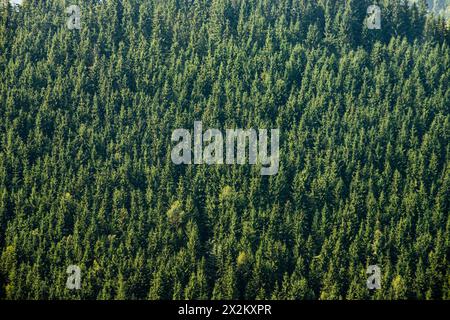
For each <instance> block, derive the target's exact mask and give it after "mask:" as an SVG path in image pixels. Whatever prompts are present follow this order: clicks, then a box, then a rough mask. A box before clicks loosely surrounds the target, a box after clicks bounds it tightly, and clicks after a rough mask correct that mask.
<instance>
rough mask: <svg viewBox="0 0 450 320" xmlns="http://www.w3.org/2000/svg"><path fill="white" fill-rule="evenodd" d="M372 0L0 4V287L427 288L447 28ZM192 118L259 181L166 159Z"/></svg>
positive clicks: (434, 283) (290, 294)
mask: <svg viewBox="0 0 450 320" xmlns="http://www.w3.org/2000/svg"><path fill="white" fill-rule="evenodd" d="M372 2H373V1H368V0H367V1H366V0H361V1H360V0H358V1H355V0H348V1H341V0H339V1H338V0H279V1H269V0H205V1H184V0H183V1H182V0H164V1H160V0H127V1H119V0H114V1H112V0H111V1H93V0H89V1H88V0H82V1H78V3H79V4H80V6H81V8H82V29H81V30H68V28H67V27H66V23H65V22H66V18H67V15H66V14H65V13H64V8H65V7H64V5H65V2H64V1H56V0H54V1H49V0H47V1H43V0H33V1H31V0H24V4H23V6H22V7H21V8H20V9H19V10H18V11H17V10H13V9H11V7H9V6H0V298H2V299H237V298H247V299H270V298H275V299H344V298H346V299H426V298H428V299H449V297H450V276H449V259H450V256H449V253H450V250H449V249H450V218H449V212H450V202H449V199H450V157H449V156H450V145H449V141H450V90H449V83H450V48H449V44H450V32H449V29H448V27H446V24H445V22H444V21H443V20H442V19H435V18H433V17H432V16H427V15H426V11H425V8H424V6H423V2H422V5H420V4H419V5H417V6H408V5H407V4H406V3H405V2H404V1H398V0H390V1H387V0H386V1H378V2H379V3H380V6H381V7H382V14H383V20H382V21H383V22H382V30H381V31H379V30H367V28H366V27H365V24H364V19H365V17H366V10H367V7H368V6H369V5H370V4H372ZM435 2H436V3H437V2H439V1H435ZM200 120H201V121H202V122H203V126H204V127H209V128H220V129H228V128H230V129H235V128H268V129H270V128H280V130H281V140H280V144H281V145H280V151H281V159H280V170H279V173H278V175H276V176H272V177H262V176H261V175H260V174H259V169H258V168H257V167H255V166H238V165H236V166H228V165H219V166H201V165H196V166H194V165H193V166H175V165H174V164H172V162H171V161H170V152H171V149H172V147H173V144H172V143H171V141H170V137H171V133H172V131H173V130H174V129H178V128H192V127H193V123H194V121H200ZM373 264H377V265H379V266H380V267H381V271H382V281H381V284H382V287H381V290H379V291H377V292H370V291H369V290H368V289H367V287H366V279H367V275H366V274H365V272H366V268H367V266H368V265H373ZM69 265H79V266H80V267H81V269H82V280H81V287H82V289H81V290H78V291H69V290H67V289H66V288H65V284H66V279H67V274H66V268H67V266H69Z"/></svg>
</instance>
